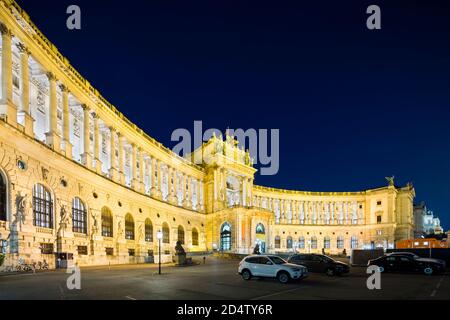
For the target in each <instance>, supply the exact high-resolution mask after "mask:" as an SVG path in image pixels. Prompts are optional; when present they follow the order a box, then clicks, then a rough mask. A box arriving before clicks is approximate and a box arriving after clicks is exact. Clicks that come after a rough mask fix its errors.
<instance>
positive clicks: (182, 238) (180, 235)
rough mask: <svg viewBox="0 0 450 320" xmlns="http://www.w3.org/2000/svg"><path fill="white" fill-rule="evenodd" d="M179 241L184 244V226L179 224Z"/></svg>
mask: <svg viewBox="0 0 450 320" xmlns="http://www.w3.org/2000/svg"><path fill="white" fill-rule="evenodd" d="M178 241H180V243H181V244H184V229H183V227H182V226H178Z"/></svg>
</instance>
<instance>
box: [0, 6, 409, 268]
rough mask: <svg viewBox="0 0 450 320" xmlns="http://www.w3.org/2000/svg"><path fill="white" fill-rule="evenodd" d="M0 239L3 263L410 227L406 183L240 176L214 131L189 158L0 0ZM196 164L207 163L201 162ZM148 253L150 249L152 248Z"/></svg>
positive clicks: (226, 247) (286, 243) (392, 236)
mask: <svg viewBox="0 0 450 320" xmlns="http://www.w3.org/2000/svg"><path fill="white" fill-rule="evenodd" d="M0 23H1V24H0V32H1V69H0V72H1V74H0V76H1V100H0V117H1V120H0V240H2V241H1V242H0V244H1V246H2V247H1V248H0V249H1V250H2V251H3V252H4V253H5V254H6V260H5V261H6V263H5V265H8V264H17V262H18V261H19V259H23V260H24V261H28V262H32V261H35V262H39V261H43V260H44V259H45V260H46V261H47V262H49V263H50V264H54V263H55V253H69V254H71V255H73V259H74V261H76V262H77V263H79V264H80V265H94V264H108V263H133V262H145V261H148V260H149V259H151V257H152V256H153V252H157V251H158V249H159V247H158V240H157V237H156V235H157V232H158V231H160V232H161V233H162V240H161V243H162V251H163V256H162V259H164V261H169V260H171V259H172V253H173V251H174V247H175V244H176V242H177V241H178V240H180V241H181V243H182V244H183V246H184V248H185V249H186V251H188V252H203V251H212V250H222V251H229V252H235V253H249V252H252V251H253V248H254V247H255V244H256V243H259V245H260V247H261V249H262V250H263V251H266V252H287V251H291V252H293V251H294V250H297V251H301V252H321V251H322V249H324V250H325V252H327V253H331V254H333V253H341V252H342V251H343V250H344V249H345V250H346V251H347V252H348V253H350V251H351V249H352V248H368V247H389V246H393V245H394V242H395V241H396V240H400V239H407V238H411V237H412V235H413V229H414V225H413V224H414V221H413V198H414V189H413V187H412V186H411V185H407V186H405V187H396V186H394V184H393V183H389V185H387V186H385V187H382V188H378V189H372V190H366V191H361V192H303V191H287V190H281V189H273V188H266V187H261V186H256V185H254V184H253V181H254V174H255V172H256V170H255V169H254V168H253V166H252V163H251V160H250V158H249V155H248V153H246V152H245V151H243V150H241V149H240V148H238V146H237V142H236V140H234V139H233V138H231V137H227V138H226V139H225V141H223V140H222V139H221V138H220V137H215V136H213V137H212V138H211V139H210V140H209V141H208V142H206V143H204V144H203V146H202V147H201V148H199V149H197V150H196V151H195V152H194V154H195V153H199V152H202V154H203V156H206V157H207V158H208V161H207V163H208V164H207V165H206V164H204V165H195V164H194V163H193V162H192V161H190V160H188V159H187V158H181V157H179V156H178V155H176V154H174V153H173V152H172V151H171V150H169V149H168V148H166V147H164V146H163V145H161V144H160V143H158V142H157V141H156V140H155V139H153V138H151V137H149V136H147V135H146V134H145V133H144V132H143V131H142V130H141V129H139V128H138V127H137V126H136V125H135V124H133V123H131V122H130V121H129V120H127V119H126V118H125V117H124V116H123V114H122V113H120V112H119V111H118V110H117V109H116V108H115V107H114V106H113V105H111V104H110V103H109V102H108V101H107V100H106V99H104V98H103V97H102V96H101V95H100V93H99V92H98V91H97V90H96V89H94V88H93V87H92V86H91V85H90V83H89V82H88V81H87V80H85V79H84V78H83V77H82V76H81V75H80V74H79V73H77V71H76V70H75V69H74V68H73V67H72V66H71V65H70V63H69V61H68V60H67V59H66V58H65V57H63V56H62V55H61V54H60V53H59V51H58V50H57V49H56V48H55V47H54V45H53V44H52V43H51V42H50V41H49V40H48V39H47V38H46V37H45V36H44V35H43V34H42V33H41V32H40V31H39V30H38V29H37V28H36V26H35V25H34V24H33V23H32V22H31V21H30V19H29V17H28V15H27V14H26V13H25V12H23V11H22V10H21V8H20V7H19V6H18V5H17V4H16V3H15V2H14V1H11V0H0ZM205 163H206V161H205ZM154 257H155V260H156V259H157V258H158V256H157V255H156V254H155V256H154Z"/></svg>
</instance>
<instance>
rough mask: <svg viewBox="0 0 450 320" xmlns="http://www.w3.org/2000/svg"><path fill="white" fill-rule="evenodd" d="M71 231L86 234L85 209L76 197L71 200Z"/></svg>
mask: <svg viewBox="0 0 450 320" xmlns="http://www.w3.org/2000/svg"><path fill="white" fill-rule="evenodd" d="M72 230H73V232H78V233H84V234H86V233H87V212H86V207H85V205H84V203H83V201H81V200H80V198H78V197H75V198H73V200H72Z"/></svg>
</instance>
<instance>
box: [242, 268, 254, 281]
mask: <svg viewBox="0 0 450 320" xmlns="http://www.w3.org/2000/svg"><path fill="white" fill-rule="evenodd" d="M241 275H242V279H244V280H250V279H251V278H252V274H251V272H250V271H249V270H247V269H245V270H243V271H242V273H241Z"/></svg>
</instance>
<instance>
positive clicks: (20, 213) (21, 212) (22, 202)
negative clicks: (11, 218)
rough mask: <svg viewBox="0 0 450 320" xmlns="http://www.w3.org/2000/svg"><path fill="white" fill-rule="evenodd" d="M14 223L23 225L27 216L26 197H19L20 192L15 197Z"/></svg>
mask: <svg viewBox="0 0 450 320" xmlns="http://www.w3.org/2000/svg"><path fill="white" fill-rule="evenodd" d="M16 209H17V212H16V222H19V223H20V224H25V220H26V215H27V195H26V194H25V195H23V196H22V195H21V194H20V192H19V193H17V195H16Z"/></svg>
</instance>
